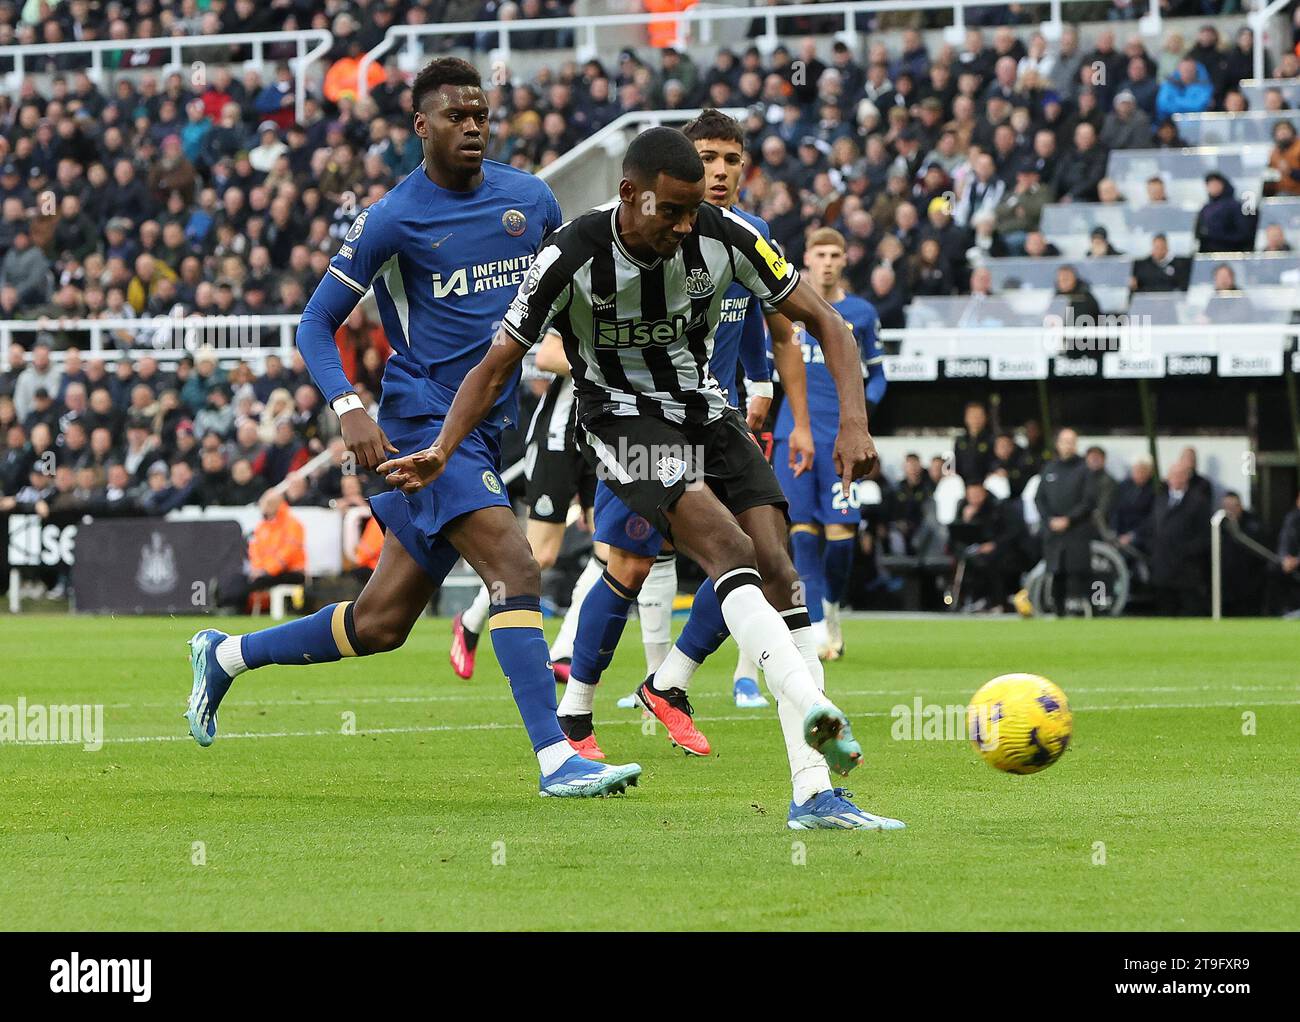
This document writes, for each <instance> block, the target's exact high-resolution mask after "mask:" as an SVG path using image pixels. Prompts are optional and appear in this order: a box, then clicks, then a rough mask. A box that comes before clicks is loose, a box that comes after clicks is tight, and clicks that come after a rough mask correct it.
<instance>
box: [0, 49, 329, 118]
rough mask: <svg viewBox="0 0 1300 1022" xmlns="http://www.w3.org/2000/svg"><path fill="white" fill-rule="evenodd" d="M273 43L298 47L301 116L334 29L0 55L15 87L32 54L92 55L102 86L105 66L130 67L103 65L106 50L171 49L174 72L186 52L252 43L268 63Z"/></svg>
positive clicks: (295, 65)
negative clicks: (312, 73) (312, 74)
mask: <svg viewBox="0 0 1300 1022" xmlns="http://www.w3.org/2000/svg"><path fill="white" fill-rule="evenodd" d="M313 42H314V43H315V44H316V45H315V46H313V47H312V48H311V49H308V48H307V47H308V45H309V44H310V43H313ZM275 43H293V44H294V48H295V50H296V51H297V55H296V56H294V57H291V58H289V62H288V63H289V67H290V69H291V70H292V71H293V77H294V116H295V117H296V118H298V119H299V120H301V119H302V116H303V104H304V102H305V100H306V98H307V72H308V70H309V69H310V68H311V66H312V65H313V64H315V63H316V62H317V61H319V60H320V59H321V58H322V57H324V56H325V54H326V53H328V52H329V50H330V49H331V47H333V45H334V35H333V33H331V32H329V31H328V30H326V29H323V28H307V29H299V30H296V31H292V32H232V33H229V34H226V35H198V36H173V37H169V38H166V39H93V40H88V41H86V42H71V43H32V44H28V45H23V46H5V47H3V48H2V49H0V53H3V55H4V56H5V57H8V58H9V59H11V60H12V61H13V62H14V69H13V71H11V72H9V74H8V75H6V76H5V77H6V78H7V80H8V84H9V87H10V88H12V89H14V91H17V87H18V85H20V84H21V83H22V81H23V79H24V78H25V77H26V75H27V73H28V72H27V61H28V59H29V58H36V57H59V56H64V55H74V56H78V55H80V56H85V55H89V57H90V67H89V68H87V69H86V74H87V75H89V76H90V79H91V80H92V81H93V82H94V83H95V84H96V85H102V84H104V80H105V72H106V70H129V69H121V68H112V69H107V68H105V66H104V55H105V54H107V53H128V52H130V51H133V50H167V51H170V53H171V64H169V65H166V66H164V68H163V69H162V70H163V72H164V73H166V74H170V73H171V72H172V71H180V70H181V68H182V66H183V61H182V59H181V54H182V52H183V51H185V50H196V49H198V50H205V49H211V48H212V47H221V46H250V47H252V50H253V57H252V59H253V61H254V62H255V63H257V64H264V63H265V62H266V61H265V55H266V47H267V46H270V45H273V44H275Z"/></svg>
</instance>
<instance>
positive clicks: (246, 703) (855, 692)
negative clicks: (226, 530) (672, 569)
mask: <svg viewBox="0 0 1300 1022" xmlns="http://www.w3.org/2000/svg"><path fill="white" fill-rule="evenodd" d="M612 687H613V686H611V688H612ZM829 691H830V692H831V694H832V695H834V696H835V697H836V698H837V699H841V698H852V697H859V696H921V697H922V698H926V697H927V696H932V695H935V694H948V693H953V692H957V693H960V692H966V691H967V689H966V688H930V689H925V690H924V691H923V690H921V689H916V688H894V689H886V688H875V689H869V688H864V689H848V690H840V689H832V690H829ZM970 691H971V692H972V693H973V692H974V689H970ZM1070 692H1071V693H1077V692H1086V693H1098V692H1103V693H1110V692H1153V693H1154V692H1296V693H1297V694H1300V685H1138V686H1134V687H1132V688H1115V687H1113V686H1110V685H1107V686H1104V687H1102V688H1089V687H1084V688H1078V687H1075V686H1071V687H1070ZM713 699H726V700H730V699H731V693H730V692H699V693H692V694H691V700H692V701H693V702H699V701H702V700H703V701H707V700H713ZM478 701H483V702H491V701H498V702H510V701H513V697H512V696H511V695H510V693H509V692H505V691H502V692H486V693H481V694H475V695H427V696H359V697H356V698H352V697H348V696H338V697H335V698H331V699H229V700H225V701H223V702H222V705H223V706H227V707H230V706H243V707H257V706H371V705H390V704H391V705H406V704H419V703H466V702H478ZM179 705H180V703H179V702H177V700H175V699H172V700H169V701H167V702H157V703H152V702H151V703H109V704H108V709H110V710H160V709H161V710H165V709H170V708H172V707H175V706H179Z"/></svg>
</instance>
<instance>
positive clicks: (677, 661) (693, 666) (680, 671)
mask: <svg viewBox="0 0 1300 1022" xmlns="http://www.w3.org/2000/svg"><path fill="white" fill-rule="evenodd" d="M699 669H700V665H699V664H697V663H696V662H695V661H694V660H692V659H691V658H690V657H688V656H687V655H686V654H685V653H683V652H682V651H681V647H679V646H673V647H672V649H670V650H669V651H668V655H667V656H666V657H664V662H663V663H661V664H660V665H659V666H658V668H656V670H655V677H654V681H652V682H651V683H650V684H651V685H653V686H654V687H655V688H657V689H658V690H659V691H660V692H666V691H667V690H668V689H670V688H680V689H681V690H682V691H685V690H686V689H687V688H689V687H690V684H691V678H693V677H694V676H695V672H696V671H698V670H699Z"/></svg>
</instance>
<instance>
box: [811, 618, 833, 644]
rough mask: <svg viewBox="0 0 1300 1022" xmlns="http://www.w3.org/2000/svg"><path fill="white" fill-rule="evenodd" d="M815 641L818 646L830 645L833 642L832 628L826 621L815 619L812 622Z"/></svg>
mask: <svg viewBox="0 0 1300 1022" xmlns="http://www.w3.org/2000/svg"><path fill="white" fill-rule="evenodd" d="M812 638H813V642H814V643H816V644H817V645H818V646H823V647H824V646H829V645H830V643H831V634H830V630H829V629H828V628H827V627H826V622H825V621H814V622H813V623H812Z"/></svg>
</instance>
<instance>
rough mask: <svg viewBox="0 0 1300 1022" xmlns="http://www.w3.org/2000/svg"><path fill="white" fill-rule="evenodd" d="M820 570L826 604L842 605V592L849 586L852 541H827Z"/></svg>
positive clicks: (851, 566)
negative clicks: (824, 584) (824, 583)
mask: <svg viewBox="0 0 1300 1022" xmlns="http://www.w3.org/2000/svg"><path fill="white" fill-rule="evenodd" d="M822 570H823V573H824V577H825V579H826V600H827V602H828V603H843V602H844V592H845V590H846V589H848V586H849V573H850V572H851V571H852V570H853V540H852V539H828V540H827V541H826V555H825V557H823V559H822Z"/></svg>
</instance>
